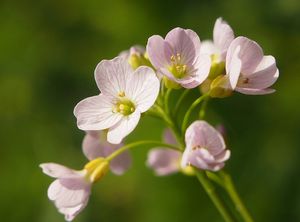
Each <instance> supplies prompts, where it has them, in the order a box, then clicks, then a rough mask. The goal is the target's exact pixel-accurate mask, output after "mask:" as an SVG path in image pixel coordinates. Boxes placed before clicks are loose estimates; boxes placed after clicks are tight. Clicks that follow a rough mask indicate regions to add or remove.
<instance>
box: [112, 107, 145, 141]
mask: <svg viewBox="0 0 300 222" xmlns="http://www.w3.org/2000/svg"><path fill="white" fill-rule="evenodd" d="M140 117H141V113H140V111H139V110H135V112H134V113H132V114H130V115H129V116H124V117H123V118H122V120H121V121H120V122H118V124H116V125H114V126H113V127H111V128H109V130H108V134H107V141H108V142H110V143H112V144H119V143H120V142H121V141H122V140H123V138H124V137H126V136H127V135H128V134H130V133H131V132H132V131H133V130H134V129H135V127H136V126H137V124H138V122H139V120H140Z"/></svg>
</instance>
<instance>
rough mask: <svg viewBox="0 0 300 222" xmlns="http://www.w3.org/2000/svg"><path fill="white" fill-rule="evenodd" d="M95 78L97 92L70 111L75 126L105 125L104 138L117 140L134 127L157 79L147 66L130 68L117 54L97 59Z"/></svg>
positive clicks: (156, 89) (147, 105)
mask: <svg viewBox="0 0 300 222" xmlns="http://www.w3.org/2000/svg"><path fill="white" fill-rule="evenodd" d="M95 79H96V83H97V86H98V88H99V89H100V91H101V93H100V95H97V96H92V97H89V98H86V99H84V100H82V101H80V102H79V103H78V104H77V105H76V107H75V109H74V115H75V116H76V118H77V125H78V128H79V129H81V130H104V129H108V134H107V140H108V142H110V143H113V144H118V143H120V142H121V141H122V139H123V138H124V137H126V136H127V135H128V134H129V133H131V132H132V131H133V130H134V128H135V127H136V125H137V123H138V122H139V119H140V116H141V113H143V112H145V111H147V110H148V109H149V108H150V107H151V106H152V105H153V104H154V102H155V100H156V97H157V95H158V93H159V80H158V78H157V77H156V74H155V72H154V71H153V70H152V69H151V68H149V67H146V66H141V67H139V68H137V69H136V70H135V71H133V70H132V68H131V67H130V65H129V64H128V62H127V61H126V60H125V59H124V58H120V57H116V58H115V59H112V60H103V61H101V62H100V63H99V64H98V66H97V67H96V70H95Z"/></svg>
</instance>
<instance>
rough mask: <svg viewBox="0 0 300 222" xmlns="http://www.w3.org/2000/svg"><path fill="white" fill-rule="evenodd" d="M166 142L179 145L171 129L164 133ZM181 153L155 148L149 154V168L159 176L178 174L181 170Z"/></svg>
mask: <svg viewBox="0 0 300 222" xmlns="http://www.w3.org/2000/svg"><path fill="white" fill-rule="evenodd" d="M164 141H165V142H166V143H168V144H173V145H177V142H176V140H175V138H174V136H173V134H172V132H171V130H170V129H167V130H165V132H164ZM180 159H181V152H179V151H176V150H172V149H169V148H154V149H151V150H150V151H149V153H148V158H147V166H148V167H150V168H152V169H153V170H154V171H155V174H156V175H158V176H165V175H168V174H172V173H176V172H178V171H179V170H180Z"/></svg>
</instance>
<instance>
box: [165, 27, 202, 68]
mask: <svg viewBox="0 0 300 222" xmlns="http://www.w3.org/2000/svg"><path fill="white" fill-rule="evenodd" d="M165 40H166V41H167V42H168V43H169V44H170V45H171V47H172V49H173V55H177V53H179V54H180V55H181V59H182V63H183V64H186V65H192V64H193V62H194V61H195V59H196V55H197V53H198V52H199V51H200V39H199V37H198V35H197V34H196V33H195V32H194V31H192V30H188V29H186V30H185V29H182V28H174V29H172V30H171V31H170V32H168V34H167V35H166V38H165Z"/></svg>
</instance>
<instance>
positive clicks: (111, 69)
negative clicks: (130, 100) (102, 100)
mask: <svg viewBox="0 0 300 222" xmlns="http://www.w3.org/2000/svg"><path fill="white" fill-rule="evenodd" d="M131 73H132V68H131V67H130V65H129V64H128V61H127V60H126V59H125V58H122V57H116V58H114V59H112V60H102V61H101V62H100V63H99V64H98V65H97V67H96V69H95V79H96V83H97V86H98V88H99V89H100V91H101V93H102V94H104V95H106V96H108V97H111V98H115V97H117V96H118V94H119V93H120V92H123V91H124V90H125V88H126V83H127V82H126V80H127V79H128V77H129V75H130V74H131Z"/></svg>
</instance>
